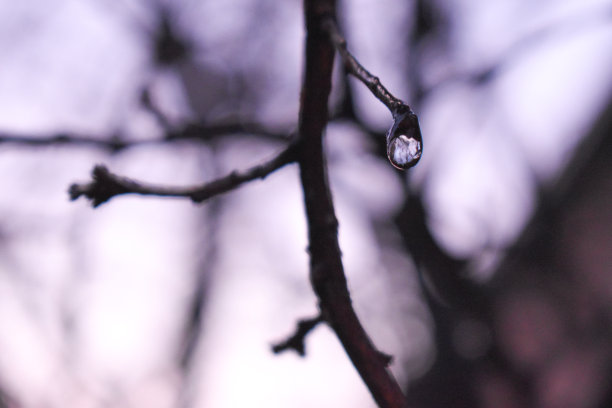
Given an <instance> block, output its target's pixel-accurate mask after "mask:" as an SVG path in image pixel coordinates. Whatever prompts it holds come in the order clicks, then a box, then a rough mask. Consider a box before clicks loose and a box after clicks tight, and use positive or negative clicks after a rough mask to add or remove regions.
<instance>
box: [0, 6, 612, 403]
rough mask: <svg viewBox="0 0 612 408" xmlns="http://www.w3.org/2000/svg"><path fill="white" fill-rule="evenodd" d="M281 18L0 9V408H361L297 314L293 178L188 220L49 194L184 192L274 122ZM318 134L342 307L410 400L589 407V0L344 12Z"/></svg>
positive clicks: (299, 241)
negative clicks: (296, 341) (396, 117)
mask: <svg viewBox="0 0 612 408" xmlns="http://www.w3.org/2000/svg"><path fill="white" fill-rule="evenodd" d="M301 7H302V4H301V2H300V1H297V0H293V1H284V2H272V1H255V0H225V1H220V0H176V1H170V0H166V1H164V0H156V1H154V0H22V1H19V2H15V1H9V0H0V406H2V407H11V408H13V407H36V408H37V407H143V406H146V407H151V408H157V407H159V408H165V407H215V408H223V407H241V406H255V407H258V406H266V407H287V406H292V407H313V406H316V407H336V406H353V407H364V408H367V407H373V406H374V403H373V402H372V400H371V398H370V396H369V394H368V392H367V390H366V388H365V386H364V385H363V384H362V383H361V380H360V379H359V377H358V375H357V374H356V372H355V371H354V369H353V367H352V366H351V364H350V362H349V361H348V359H347V357H346V355H345V354H344V351H343V350H342V348H341V347H340V345H339V344H338V341H337V339H336V338H335V337H334V335H333V333H332V332H331V331H330V330H329V329H328V328H327V327H324V326H321V327H317V328H316V329H315V330H314V331H313V332H312V333H310V335H309V336H308V338H307V356H306V358H304V359H302V358H300V357H299V356H297V355H295V354H294V353H291V352H287V353H284V354H281V355H274V354H272V352H271V345H272V344H274V343H275V342H278V341H281V340H283V339H284V338H286V337H287V336H288V335H290V334H291V333H292V331H293V330H294V325H295V322H296V321H297V319H299V318H303V317H312V316H314V315H316V313H317V308H316V299H315V297H314V295H313V293H312V290H311V289H310V286H309V281H308V258H307V253H306V245H307V242H306V223H305V217H304V211H303V205H302V193H301V189H300V185H299V175H298V172H297V168H296V167H295V166H288V167H286V168H283V169H281V170H279V171H278V172H276V173H274V174H272V175H270V176H269V177H268V178H266V179H265V180H263V181H255V182H252V183H250V184H249V185H247V186H244V187H241V188H240V189H239V190H237V191H234V192H231V193H228V194H226V195H223V196H221V197H218V198H215V199H213V200H210V201H209V202H207V203H204V204H203V205H198V206H196V205H193V204H192V203H191V202H189V201H187V200H180V199H158V198H150V197H148V198H142V197H135V196H125V197H117V198H115V199H113V200H111V202H109V203H106V204H103V205H102V206H101V207H99V208H97V209H95V210H93V209H92V208H91V207H90V205H89V203H87V202H86V201H85V200H82V199H81V200H78V201H76V202H70V201H69V200H68V195H67V189H68V186H69V185H70V184H71V183H73V182H77V181H86V180H87V179H88V178H89V173H90V171H91V169H92V167H93V166H94V165H95V164H97V163H104V164H106V165H107V166H108V167H109V168H110V169H111V170H112V171H114V172H117V173H119V174H123V175H127V176H130V177H133V178H137V179H139V180H144V181H147V182H154V183H160V184H170V185H190V184H195V183H201V182H205V181H207V180H212V179H214V178H215V177H219V176H222V175H224V174H226V173H228V172H229V171H231V170H233V169H241V168H246V167H248V166H250V165H253V164H256V163H258V162H260V161H262V160H265V159H267V158H270V157H272V156H273V155H274V154H275V153H276V152H278V151H279V150H280V149H282V147H283V146H284V145H286V143H287V141H288V140H289V138H290V136H291V134H292V133H293V132H294V131H295V128H296V123H297V116H298V108H299V105H298V104H299V89H300V81H301V70H302V64H303V42H304V30H303V21H302V12H301ZM339 23H340V25H341V27H342V28H343V30H344V32H345V33H346V37H347V40H348V43H349V48H350V49H351V50H352V52H353V53H354V54H355V55H356V56H357V58H358V59H359V60H360V62H362V63H363V65H365V66H366V67H367V68H368V69H369V70H370V71H371V72H373V73H374V74H375V75H377V76H379V77H380V78H381V79H382V81H383V83H384V84H385V85H386V86H387V88H389V89H390V90H391V91H392V92H393V93H394V94H395V95H396V96H398V97H400V98H402V99H404V100H405V101H407V102H409V104H410V105H411V106H412V107H413V109H414V110H415V112H416V113H417V114H418V115H419V117H420V121H421V126H422V132H423V135H424V155H423V158H422V160H421V162H420V164H419V165H418V166H417V167H416V168H414V169H413V170H410V171H409V172H407V173H405V172H399V171H397V170H395V169H394V168H393V167H392V166H391V165H390V164H389V163H388V162H387V160H386V158H385V154H384V151H385V148H384V133H385V131H386V129H387V128H388V127H389V126H390V124H391V115H390V114H389V112H388V111H387V110H386V108H385V107H384V106H383V105H382V104H380V103H379V102H378V101H377V100H376V99H375V98H374V97H373V96H372V95H370V94H369V91H367V89H366V88H365V87H363V86H362V85H361V84H360V83H358V82H356V81H354V80H353V79H346V77H345V76H344V75H343V72H342V67H341V66H337V67H336V68H337V69H336V73H335V76H334V90H333V95H332V98H331V101H330V110H331V113H332V120H331V123H330V125H329V127H328V129H327V134H326V143H327V152H328V159H329V160H328V162H329V163H328V164H329V173H330V177H331V184H332V189H333V195H334V199H335V203H336V206H337V211H338V217H339V221H340V244H341V248H342V251H343V259H344V262H345V267H346V272H347V276H348V280H349V285H350V289H351V291H352V295H353V301H354V304H355V307H356V309H357V311H358V314H359V316H360V317H361V318H362V319H363V322H364V324H365V326H366V328H367V330H368V332H369V333H370V334H371V336H372V338H373V340H374V342H375V344H376V345H377V346H378V347H379V348H380V349H382V350H384V351H385V352H387V353H390V354H392V355H393V356H394V363H393V365H392V367H391V368H392V370H393V372H394V374H395V375H396V377H397V378H398V380H399V381H400V382H401V384H402V385H403V386H404V387H405V390H406V392H407V395H408V398H409V400H410V403H411V406H413V407H423V408H424V407H432V408H434V407H435V408H437V407H448V406H452V407H496V408H500V407H542V408H599V407H602V408H603V407H609V406H612V388H611V382H612V347H611V345H612V341H611V340H612V325H611V317H612V211H611V209H612V177H611V175H612V160H611V158H612V135H611V133H612V98H611V96H612V2H610V1H609V0H606V1H604V0H555V1H550V0H540V1H529V0H498V1H495V2H491V1H485V0H462V1H453V2H450V1H441V0H434V1H424V0H416V1H397V0H379V1H366V0H355V1H350V2H348V1H341V2H340V4H339Z"/></svg>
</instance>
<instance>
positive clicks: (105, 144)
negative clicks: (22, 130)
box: [0, 121, 291, 152]
mask: <svg viewBox="0 0 612 408" xmlns="http://www.w3.org/2000/svg"><path fill="white" fill-rule="evenodd" d="M168 126H169V125H168ZM227 135H245V136H246V135H248V136H253V137H258V138H262V139H269V140H274V141H288V140H289V138H290V137H291V135H289V134H288V133H286V132H277V131H274V130H272V129H268V128H266V127H265V126H262V125H260V124H257V123H245V122H241V121H238V122H235V123H231V122H228V123H220V124H206V123H204V122H192V123H188V124H186V125H183V126H180V127H175V128H173V129H170V128H168V129H166V132H165V134H164V136H163V137H162V138H159V139H145V140H125V139H122V138H121V137H120V136H119V135H113V136H111V137H105V138H100V137H96V136H93V135H85V134H76V133H70V132H60V133H56V134H50V135H45V134H42V135H36V134H16V133H8V132H0V144H2V143H10V144H17V145H22V146H32V147H38V146H53V145H74V146H92V147H97V148H101V149H107V150H110V151H112V152H118V151H120V150H123V149H126V148H129V147H136V146H146V145H154V144H160V143H168V142H173V141H178V140H194V141H201V142H208V141H212V140H214V139H215V138H217V137H222V136H227Z"/></svg>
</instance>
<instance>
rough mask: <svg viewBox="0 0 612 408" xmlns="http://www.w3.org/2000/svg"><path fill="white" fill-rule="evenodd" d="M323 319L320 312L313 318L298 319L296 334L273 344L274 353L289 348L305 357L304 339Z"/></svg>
mask: <svg viewBox="0 0 612 408" xmlns="http://www.w3.org/2000/svg"><path fill="white" fill-rule="evenodd" d="M322 321H323V316H322V315H320V314H319V315H318V316H317V317H314V318H311V319H302V320H300V321H298V324H297V328H296V331H295V334H293V336H291V337H289V338H288V339H287V340H285V341H283V342H280V343H277V344H275V345H273V346H272V352H273V353H274V354H280V353H282V352H284V351H287V350H295V352H296V353H298V355H299V356H300V357H304V356H305V355H306V345H305V344H304V339H305V338H306V336H307V335H308V333H310V331H311V330H312V329H314V328H315V327H316V326H317V325H318V324H319V323H321V322H322Z"/></svg>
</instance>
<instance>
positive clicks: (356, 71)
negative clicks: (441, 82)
mask: <svg viewBox="0 0 612 408" xmlns="http://www.w3.org/2000/svg"><path fill="white" fill-rule="evenodd" d="M322 24H323V29H324V30H325V32H326V33H327V34H328V35H329V38H330V40H331V42H332V43H333V44H334V47H336V50H338V53H339V54H340V57H341V58H342V62H343V63H344V67H345V68H346V71H347V72H348V73H349V74H351V75H353V76H354V77H355V78H357V79H358V80H359V81H361V82H362V83H363V84H364V85H365V86H367V87H368V89H369V90H370V91H371V92H372V93H373V94H374V96H376V98H378V99H379V100H380V101H381V102H382V103H384V104H385V106H386V107H387V108H388V109H389V110H390V111H391V112H392V113H395V112H397V111H399V110H406V109H407V110H410V107H408V105H407V104H405V103H404V102H403V101H402V100H401V99H399V98H396V97H395V96H393V94H392V93H391V92H389V91H388V90H387V88H385V87H384V86H383V84H382V83H381V82H380V79H379V78H378V77H377V76H374V75H372V74H371V73H370V72H369V71H368V70H367V69H365V68H364V67H363V65H361V64H360V63H359V61H357V59H356V58H355V57H354V56H353V54H351V53H350V52H349V51H348V49H347V46H346V39H345V38H344V37H343V36H342V34H341V33H340V30H339V29H338V24H337V23H336V21H335V20H334V19H333V18H325V20H324V21H323V23H322Z"/></svg>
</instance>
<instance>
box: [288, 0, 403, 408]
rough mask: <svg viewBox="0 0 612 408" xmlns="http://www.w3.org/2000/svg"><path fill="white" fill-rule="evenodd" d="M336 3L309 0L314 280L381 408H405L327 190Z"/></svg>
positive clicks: (306, 134)
mask: <svg viewBox="0 0 612 408" xmlns="http://www.w3.org/2000/svg"><path fill="white" fill-rule="evenodd" d="M335 9H336V4H335V0H305V1H304V12H305V19H306V32H307V38H306V67H305V75H304V82H303V85H302V100H301V106H300V120H299V137H300V141H301V145H302V149H301V150H300V157H299V165H300V176H301V181H302V188H303V190H304V201H305V206H306V215H307V219H308V238H309V252H310V280H311V283H312V286H313V288H314V290H315V292H316V294H317V296H318V298H319V306H320V308H321V313H322V315H323V317H324V318H325V320H326V321H327V322H328V323H329V324H330V326H331V327H332V329H333V330H334V332H335V333H336V334H337V336H338V338H339V339H340V342H341V343H342V345H343V347H344V349H345V350H346V352H347V354H348V356H349V358H350V359H351V361H352V362H353V364H354V366H355V368H356V369H357V371H358V372H359V374H360V375H361V378H362V379H363V381H364V382H365V384H366V386H367V387H368V389H369V390H370V392H371V394H372V396H373V397H374V399H375V400H376V402H377V404H378V405H379V406H380V407H385V408H399V407H404V406H405V403H406V402H405V398H404V395H403V394H402V391H401V389H400V387H399V385H398V384H397V382H396V380H395V379H394V378H393V376H392V375H391V373H390V372H389V371H388V370H387V368H386V365H385V361H383V359H382V358H381V357H380V353H379V352H378V350H376V348H375V347H374V345H373V344H372V342H371V341H370V339H369V337H368V335H367V334H366V332H365V330H364V328H363V327H362V325H361V323H360V322H359V319H358V318H357V315H356V314H355V311H354V310H353V307H352V304H351V298H350V294H349V291H348V287H347V282H346V277H345V275H344V267H343V265H342V260H341V254H340V247H339V245H338V221H337V219H336V215H335V211H334V206H333V202H332V198H331V192H330V189H329V184H328V178H327V171H326V163H325V157H324V153H323V144H322V136H323V131H324V129H325V126H326V124H327V119H328V111H327V103H328V97H329V92H330V88H331V75H332V67H333V60H334V48H333V46H332V43H331V42H330V40H329V36H328V35H327V33H326V31H325V29H324V27H323V23H324V22H325V21H326V20H327V21H329V20H330V19H332V20H333V19H334V18H335Z"/></svg>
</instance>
